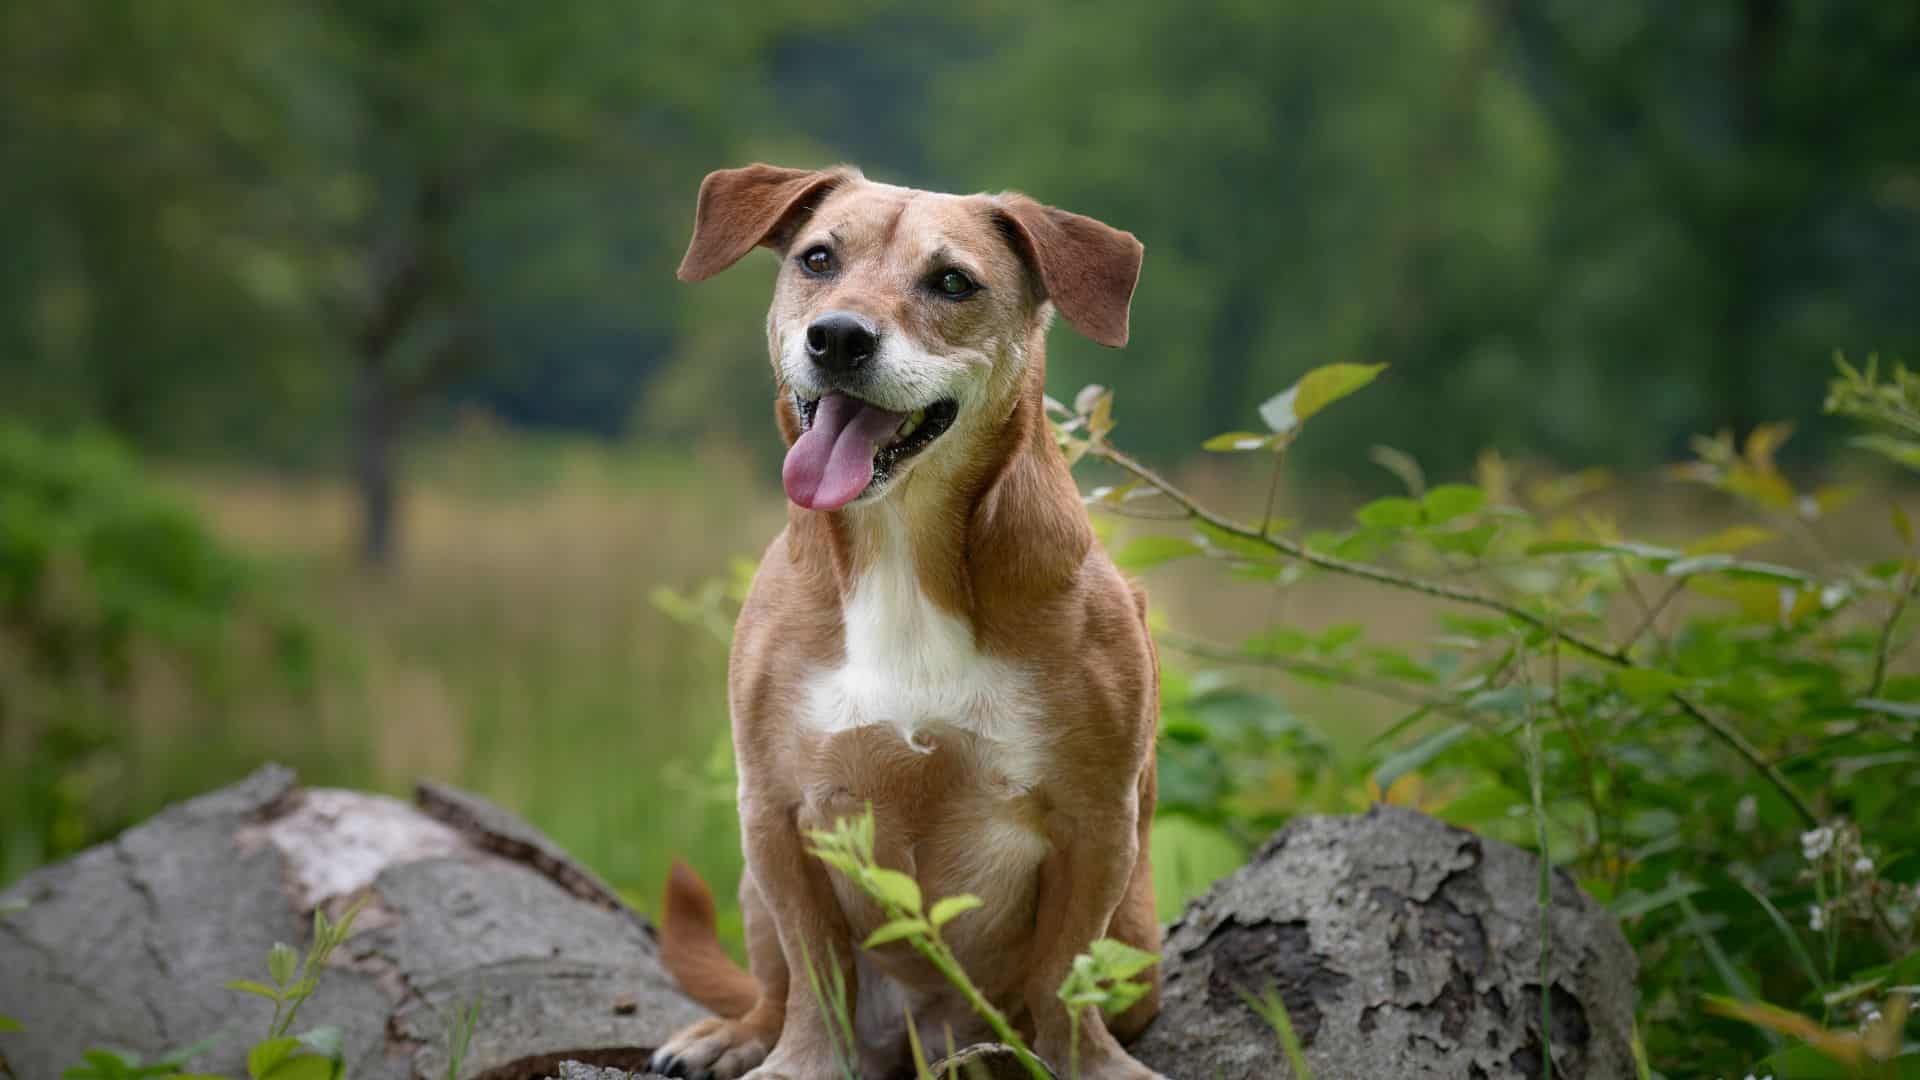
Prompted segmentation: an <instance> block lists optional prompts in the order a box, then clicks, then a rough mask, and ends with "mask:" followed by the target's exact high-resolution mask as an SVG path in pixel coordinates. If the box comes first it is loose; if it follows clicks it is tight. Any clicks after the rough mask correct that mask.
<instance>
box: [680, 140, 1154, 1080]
mask: <svg viewBox="0 0 1920 1080" xmlns="http://www.w3.org/2000/svg"><path fill="white" fill-rule="evenodd" d="M756 245H760V246H765V247H770V248H772V249H773V250H775V251H776V252H779V253H781V255H782V256H783V258H782V266H781V270H780V276H779V279H778V282H777V284H776V285H775V289H774V298H773V306H772V308H771V310H770V311H769V312H768V315H767V343H768V347H769V351H770V352H771V355H772V359H773V369H774V375H775V377H776V379H777V381H778V383H779V389H780V394H779V398H778V401H777V404H776V407H775V411H776V416H777V418H778V421H779V424H780V429H781V431H782V433H783V434H784V435H785V436H786V438H787V440H788V442H789V443H790V444H791V449H790V450H789V451H788V454H787V459H786V466H785V468H784V470H783V477H784V480H785V484H786V489H787V495H788V497H789V499H790V500H791V502H792V504H793V505H792V506H791V507H790V508H789V515H788V523H787V528H786V530H785V531H784V532H783V533H781V535H780V536H779V537H778V538H777V539H775V540H774V542H773V545H772V546H771V547H770V548H768V549H767V554H766V557H765V559H764V560H763V561H762V562H761V564H760V572H759V576H758V577H757V578H755V580H754V583H753V589H752V593H751V595H749V597H748V598H747V602H746V606H745V607H744V608H743V609H742V610H741V612H740V621H739V626H738V629H737V632H736V634H735V636H734V644H733V655H732V660H731V668H730V672H729V676H728V685H729V692H730V699H731V706H732V712H733V740H734V747H735V751H736V753H737V756H738V764H739V770H740V795H739V799H740V825H741V833H742V836H743V843H744V846H745V849H746V874H745V877H744V879H743V880H742V882H741V887H740V906H741V908H742V910H743V912H744V916H745V923H746V936H747V949H748V952H749V954H750V958H751V961H752V968H753V974H752V975H749V974H747V973H746V972H744V971H742V970H740V969H739V968H738V967H737V966H735V965H734V964H733V963H732V962H731V961H729V960H728V959H727V957H726V955H725V954H724V952H722V951H721V949H720V946H719V943H718V941H717V940H716V939H715V937H714V935H713V926H712V918H713V906H712V898H711V896H710V895H709V894H708V893H707V890H706V887H705V886H704V885H702V884H700V882H699V880H698V879H697V878H695V877H694V876H693V875H692V874H691V872H689V871H686V870H685V869H684V868H680V867H677V868H676V870H675V874H674V878H673V882H672V884H671V885H670V886H669V889H668V897H667V918H666V927H665V932H664V935H663V952H664V955H665V958H666V962H667V964H668V966H669V968H670V969H671V970H672V971H673V973H674V976H675V978H676V979H678V980H679V982H680V985H681V986H682V987H683V988H684V989H685V990H686V991H687V993H688V994H690V995H691V996H692V997H694V998H695V999H696V1000H698V1001H700V1002H702V1003H703V1004H706V1005H707V1006H709V1007H710V1008H712V1009H713V1010H714V1011H715V1012H717V1013H719V1014H720V1018H717V1019H712V1020H705V1021H701V1022H700V1023H698V1024H695V1025H693V1026H692V1027H689V1028H687V1029H686V1030H684V1031H682V1032H680V1033H679V1034H677V1035H675V1036H674V1037H673V1039H671V1040H670V1041H669V1042H668V1043H667V1045H666V1046H665V1047H663V1048H661V1050H660V1052H659V1053H658V1054H657V1055H655V1058H654V1068H655V1069H657V1070H658V1071H661V1072H665V1073H667V1074H668V1075H670V1076H683V1077H708V1076H710V1077H715V1078H719V1080H726V1078H731V1077H738V1076H741V1075H743V1074H744V1075H749V1076H750V1077H751V1078H752V1080H822V1078H827V1077H833V1076H838V1075H840V1073H839V1070H838V1069H837V1068H836V1066H835V1062H834V1057H833V1052H832V1044H831V1041H830V1036H829V1033H828V1027H827V1019H826V1017H825V1016H824V1015H823V1013H822V1010H821V1008H820V1006H819V1004H818V1003H817V1001H816V1000H815V998H814V995H813V993H812V992H811V990H810V988H809V984H808V979H807V977H806V969H805V966H804V965H805V964H807V963H808V962H809V960H811V962H813V963H814V964H816V965H819V964H825V963H833V964H838V965H839V967H840V968H841V971H842V974H843V975H844V977H845V979H846V982H847V985H848V986H849V987H850V988H853V989H852V990H851V991H850V997H851V998H852V1000H853V1001H854V1002H855V1006H854V1012H855V1030H856V1041H857V1042H858V1043H859V1044H860V1045H859V1053H860V1056H861V1062H860V1065H861V1069H862V1072H863V1074H864V1075H865V1076H866V1077H868V1078H870V1080H885V1078H887V1077H891V1076H893V1075H896V1074H897V1072H898V1071H899V1070H900V1069H901V1068H902V1067H903V1065H904V1064H905V1063H906V1062H907V1057H906V1048H907V1043H906V1021H905V1015H906V1011H907V1010H909V1009H910V1010H911V1012H912V1015H913V1017H914V1019H915V1021H916V1022H917V1023H918V1024H919V1025H920V1026H921V1029H922V1030H923V1032H925V1033H927V1034H928V1036H929V1038H928V1040H927V1042H928V1045H930V1046H935V1045H944V1044H945V1034H944V1029H946V1028H948V1027H950V1028H951V1029H952V1031H953V1034H954V1037H955V1038H956V1039H957V1040H960V1044H961V1045H965V1044H967V1043H969V1042H973V1041H977V1040H978V1039H980V1038H982V1037H985V1036H986V1034H987V1033H986V1030H985V1028H984V1025H983V1024H982V1023H981V1022H980V1021H979V1019H978V1018H977V1017H975V1016H974V1015H973V1014H972V1013H971V1012H970V1011H969V1010H968V1009H967V1008H966V1006H965V1004H964V1002H962V1001H961V1000H960V998H959V996H958V995H957V994H956V993H954V992H953V991H952V989H951V988H950V987H949V986H948V985H947V984H946V983H945V982H944V980H942V978H941V977H940V975H939V974H938V973H937V972H935V971H934V970H933V968H932V967H930V966H929V965H927V964H926V963H925V962H924V961H922V960H921V959H920V957H919V956H918V955H917V954H915V953H913V952H912V951H911V949H910V948H909V947H908V946H906V945H905V944H903V943H896V944H894V945H889V946H882V947H881V948H879V949H877V950H872V951H863V950H861V949H860V948H859V943H860V942H861V941H863V940H864V939H865V938H866V936H867V935H868V934H869V933H870V932H871V931H872V930H873V929H874V928H876V927H877V926H879V925H880V924H881V922H882V921H884V916H883V915H882V913H881V912H880V910H879V909H878V908H877V907H876V906H875V905H873V904H872V903H871V902H870V901H869V900H868V899H867V897H866V896H865V895H863V894H861V893H860V892H859V891H858V890H857V889H855V888H854V887H852V885H851V884H850V883H849V882H847V881H846V880H845V879H844V878H843V877H841V876H840V875H839V874H838V873H837V872H834V871H830V870H829V869H828V868H827V867H826V866H825V865H823V864H822V863H820V862H819V861H818V860H816V859H813V858H811V857H810V856H809V855H808V854H807V851H806V841H805V839H804V832H805V831H806V830H808V829H816V828H829V827H831V825H832V824H833V822H834V821H835V820H836V819H837V818H840V817H844V816H848V815H853V814H858V813H859V812H861V810H862V808H863V807H864V806H866V805H867V804H869V803H870V804H871V805H872V806H873V810H874V815H875V819H876V821H877V825H878V828H877V843H876V851H877V853H878V856H879V860H880V862H881V863H882V864H883V865H885V866H889V867H892V868H895V869H899V870H903V871H905V872H906V873H908V874H910V875H912V876H913V877H914V878H916V879H917V880H918V881H919V883H920V885H921V887H922V890H923V891H924V893H925V895H926V896H927V897H928V898H929V902H931V900H932V899H934V898H938V897H943V896H950V895H953V894H956V893H963V892H964V893H973V894H976V895H978V896H979V897H980V898H981V899H983V900H984V901H985V906H984V907H983V908H981V909H979V910H976V911H973V912H970V913H968V914H966V915H963V916H961V917H960V918H959V919H957V920H955V921H954V922H952V923H950V924H948V926H947V927H946V929H945V930H944V931H943V933H944V935H945V937H946V938H947V940H948V942H949V943H950V944H951V945H952V946H953V948H954V950H955V952H956V953H957V954H958V955H959V958H960V960H961V962H962V963H963V965H964V966H965V968H966V970H967V971H968V972H969V973H970V974H971V975H972V977H973V978H974V980H975V981H976V982H977V983H978V984H979V985H980V987H981V988H982V989H983V991H984V992H985V993H986V994H987V996H988V997H989V998H990V999H991V1000H992V1001H993V1002H995V1003H996V1004H997V1005H998V1006H999V1007H1000V1008H1001V1009H1002V1010H1003V1011H1005V1012H1006V1013H1007V1014H1008V1015H1009V1016H1011V1017H1013V1018H1014V1019H1015V1022H1016V1023H1017V1024H1019V1025H1020V1026H1021V1027H1022V1029H1023V1030H1024V1031H1025V1032H1027V1033H1028V1035H1029V1037H1030V1038H1031V1039H1032V1045H1033V1046H1034V1048H1035V1050H1036V1052H1038V1053H1039V1054H1040V1055H1041V1056H1042V1057H1044V1058H1047V1059H1048V1060H1050V1061H1053V1062H1058V1063H1062V1064H1064V1063H1065V1062H1066V1060H1067V1058H1068V1040H1069V1028H1068V1016H1067V1010H1066V1006H1065V1005H1063V1004H1062V1003H1061V1001H1060V1000H1059V998H1058V996H1057V994H1056V992H1057V990H1058V989H1059V987H1060V984H1061V981H1062V980H1063V979H1064V978H1065V977H1066V975H1067V973H1068V971H1069V969H1070V968H1071V966H1072V963H1073V958H1074V957H1075V956H1076V955H1077V954H1079V953H1081V952H1084V951H1085V950H1086V949H1087V947H1088V944H1089V943H1090V942H1092V941H1093V940H1095V939H1096V938H1099V937H1102V936H1111V937H1115V938H1118V939H1120V940H1122V941H1125V942H1127V943H1129V944H1132V945H1134V946H1137V947H1139V948H1142V949H1147V950H1151V951H1154V952H1156V953H1157V952H1158V951H1159V948H1160V926H1159V923H1158V922H1157V921H1156V919H1155V917H1154V907H1153V884H1152V874H1151V870H1150V869H1149V867H1148V862H1147V829H1148V824H1149V822H1150V820H1151V818H1152V816H1153V801H1154V736H1155V727H1156V718H1157V714H1158V705H1157V700H1156V699H1157V691H1158V678H1157V672H1156V669H1155V662H1154V654H1153V646H1152V642H1151V640H1150V639H1149V638H1148V635H1147V628H1146V622H1145V600H1144V598H1143V597H1142V596H1141V595H1140V594H1139V593H1138V592H1136V591H1135V590H1134V589H1133V588H1132V587H1131V586H1130V585H1129V584H1128V583H1127V581H1126V580H1125V579H1123V578H1122V577H1121V575H1120V573H1119V571H1117V570H1116V569H1115V568H1114V565H1113V563H1112V562H1111V561H1110V560H1109V559H1108V558H1107V556H1106V553H1105V552H1103V551H1102V550H1101V549H1100V547H1099V545H1098V544H1097V543H1095V541H1094V537H1093V533H1092V530H1091V529H1090V528H1089V526H1088V524H1087V519H1086V512H1085V510H1084V508H1083V507H1082V505H1081V502H1080V498H1079V494H1078V491H1077V490H1076V488H1075V487H1074V483H1073V479H1072V477H1071V476H1070V475H1069V474H1068V471H1067V463H1066V461H1065V459H1064V458H1063V457H1062V456H1061V453H1060V450H1059V447H1058V446H1057V445H1056V443H1055V442H1054V439H1053V436H1052V433H1051V432H1050V431H1049V429H1048V426H1047V424H1046V420H1045V417H1044V410H1043V401H1042V385H1043V382H1044V378H1045V370H1046V363H1045V353H1044V344H1045V337H1046V332H1047V326H1048V323H1049V322H1050V321H1051V320H1052V317H1053V312H1054V311H1055V310H1056V309H1057V310H1058V311H1059V312H1060V313H1061V314H1062V315H1064V316H1066V319H1067V321H1068V322H1070V323H1072V324H1073V325H1074V326H1075V327H1077V328H1078V329H1079V330H1080V331H1081V332H1082V333H1085V334H1086V335H1087V336H1088V337H1090V338H1092V339H1093V340H1095V341H1097V342H1099V343H1101V344H1103V345H1109V346H1115V347H1117V346H1119V345H1122V344H1124V343H1125V342H1126V339H1127V306H1128V303H1129V301H1130V299H1131V297H1132V295H1133V287H1134V282H1135V280H1136V279H1137V278H1138V276H1139V272H1140V256H1141V247H1140V244H1139V242H1138V241H1137V240H1135V239H1134V238H1133V236H1132V235H1131V234H1129V233H1125V232H1121V231H1119V230H1117V229H1113V228H1109V227H1108V226H1106V225H1103V224H1101V223H1100V222H1097V221H1094V220H1092V219H1091V218H1086V217H1081V216H1079V215H1077V214H1069V213H1067V212H1065V211H1062V210H1056V209H1053V208H1052V207H1047V206H1042V205H1040V204H1039V203H1036V202H1034V201H1033V200H1031V199H1028V198H1026V197H1024V196H1020V195H998V196H993V195H971V196H955V195H942V194H936V193H932V192H925V191H915V190H911V189H907V188H899V187H892V186H888V185H885V184H877V183H873V182H871V181H868V180H866V179H865V178H864V177H862V176H861V175H860V173H859V172H858V171H856V170H852V169H846V168H839V169H830V170H825V171H820V172H809V171H801V170H795V169H779V168H773V167H771V166H767V165H753V166H749V167H748V168H744V169H729V170H724V171H721V172H716V173H713V174H711V175H709V176H708V177H707V178H706V181H705V182H704V183H703V184H701V186H700V203H699V209H698V211H697V214H696V219H695V224H694V234H693V242H692V244H691V245H690V246H689V247H688V249H687V255H686V259H685V260H684V261H683V262H682V263H681V264H680V277H681V278H683V279H685V280H688V281H698V280H701V279H703V278H706V277H709V276H711V275H713V274H716V273H719V272H720V271H721V270H724V269H726V268H727V267H728V266H731V265H732V264H733V263H734V262H735V261H737V260H738V259H739V258H740V257H741V256H743V255H745V254H746V253H747V252H748V251H750V250H752V249H753V248H754V247H755V246H756ZM1158 1007H1159V987H1158V984H1157V981H1156V983H1155V986H1154V990H1153V992H1152V993H1150V994H1149V995H1148V996H1147V997H1146V998H1145V999H1143V1000H1142V1001H1141V1002H1139V1003H1138V1004H1137V1005H1135V1006H1134V1007H1133V1008H1132V1009H1130V1010H1129V1011H1127V1012H1126V1013H1124V1014H1122V1015H1121V1016H1119V1017H1118V1018H1117V1019H1115V1020H1113V1021H1111V1022H1107V1021H1104V1020H1103V1019H1102V1018H1101V1016H1100V1015H1099V1013H1098V1012H1097V1010H1092V1009H1089V1010H1088V1011H1087V1014H1086V1015H1085V1016H1084V1017H1082V1023H1081V1028H1080V1047H1079V1060H1080V1063H1081V1075H1082V1076H1083V1077H1086V1078H1088V1080H1119V1078H1128V1080H1152V1078H1154V1077H1155V1076H1156V1074H1155V1073H1153V1072H1152V1071H1151V1070H1149V1069H1147V1068H1146V1067H1145V1066H1143V1065H1141V1064H1140V1063H1139V1062H1137V1061H1135V1060H1134V1059H1133V1058H1132V1057H1130V1056H1129V1055H1128V1054H1127V1052H1126V1051H1125V1050H1123V1049H1121V1045H1120V1042H1119V1041H1118V1040H1120V1039H1127V1038H1130V1037H1132V1036H1133V1035H1134V1034H1136V1033H1138V1032H1139V1030H1140V1029H1141V1028H1142V1027H1143V1026H1144V1025H1145V1024H1146V1022H1147V1021H1148V1020H1150V1019H1152V1017H1153V1014H1154V1012H1155V1011H1156V1010H1157V1009H1158ZM1116 1037H1117V1038H1116Z"/></svg>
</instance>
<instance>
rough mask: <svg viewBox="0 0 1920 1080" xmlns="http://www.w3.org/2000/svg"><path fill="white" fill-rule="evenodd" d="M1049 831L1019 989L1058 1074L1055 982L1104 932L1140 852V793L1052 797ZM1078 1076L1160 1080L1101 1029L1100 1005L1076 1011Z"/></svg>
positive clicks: (1068, 1045) (1059, 1018) (1064, 1058)
mask: <svg viewBox="0 0 1920 1080" xmlns="http://www.w3.org/2000/svg"><path fill="white" fill-rule="evenodd" d="M1056 807H1057V809H1056V810H1055V812H1054V813H1053V814H1052V815H1051V816H1050V817H1049V819H1048V822H1047V833H1048V837H1049V839H1050V840H1051V841H1052V844H1053V851H1052V852H1051V853H1050V854H1049V855H1048V857H1047V859H1046V861H1045V862H1043V863H1042V864H1041V867H1040V882H1039V891H1038V896H1037V906H1036V916H1037V918H1036V919H1035V925H1034V930H1035V937H1034V942H1035V963H1034V965H1033V968H1032V970H1031V973H1030V974H1029V976H1028V978H1027V981H1026V985H1025V987H1024V992H1025V998H1026V1004H1027V1010H1028V1013H1029V1014H1030V1015H1031V1016H1032V1018H1033V1025H1034V1036H1035V1037H1034V1050H1035V1052H1037V1053H1038V1054H1039V1055H1040V1056H1041V1057H1042V1058H1044V1059H1046V1061H1047V1062H1048V1063H1049V1064H1051V1065H1052V1066H1053V1067H1054V1068H1055V1070H1056V1071H1059V1072H1061V1073H1062V1074H1063V1075H1064V1073H1065V1071H1066V1069H1067V1063H1068V1061H1069V1060H1071V1059H1072V1057H1073V1049H1072V1047H1073V1039H1074V1031H1073V1025H1072V1023H1071V1019H1070V1017H1069V1016H1068V1010H1067V1006H1066V1004H1065V1003H1064V1002H1062V1001H1061V1000H1060V996H1059V991H1060V984H1061V983H1063V982H1065V981H1066V978H1067V975H1068V973H1069V972H1071V971H1072V969H1073V959H1074V957H1076V956H1078V955H1079V954H1081V953H1083V952H1085V951H1087V949H1088V947H1089V946H1091V945H1092V944H1093V942H1094V941H1095V940H1096V939H1097V938H1100V937H1103V936H1105V935H1106V933H1107V928H1108V926H1109V924H1110V923H1111V922H1112V921H1113V913H1114V910H1115V909H1116V908H1118V907H1119V906H1120V902H1121V899H1122V898H1123V897H1124V896H1125V894H1126V890H1127V884H1128V881H1129V880H1130V879H1131V878H1132V876H1133V867H1134V862H1135V860H1136V859H1138V858H1139V856H1140V834H1141V829H1140V828H1139V822H1138V817H1139V813H1140V800H1139V792H1138V791H1137V790H1134V789H1133V788H1131V787H1129V788H1128V789H1127V790H1126V791H1124V792H1117V793H1110V794H1108V795H1106V797H1104V798H1097V797H1096V798H1082V799H1074V800H1061V801H1059V802H1056ZM1078 1037H1079V1053H1078V1060H1079V1062H1080V1077H1081V1080H1163V1078H1161V1077H1160V1076H1159V1074H1158V1073H1155V1072H1154V1071H1153V1070H1151V1069H1149V1068H1147V1067H1146V1066H1145V1065H1142V1064H1140V1063H1139V1062H1138V1061H1135V1060H1134V1059H1133V1057H1132V1056H1131V1055H1129V1054H1128V1053H1127V1052H1126V1050H1125V1049H1124V1048H1123V1047H1122V1046H1121V1045H1120V1043H1119V1040H1117V1039H1115V1038H1114V1037H1113V1034H1112V1032H1110V1031H1108V1030H1107V1025H1106V1021H1105V1018H1104V1017H1102V1016H1101V1014H1100V1010H1099V1009H1098V1008H1095V1007H1093V1006H1088V1007H1086V1008H1085V1010H1084V1011H1082V1012H1081V1014H1080V1025H1079V1036H1078Z"/></svg>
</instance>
